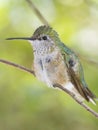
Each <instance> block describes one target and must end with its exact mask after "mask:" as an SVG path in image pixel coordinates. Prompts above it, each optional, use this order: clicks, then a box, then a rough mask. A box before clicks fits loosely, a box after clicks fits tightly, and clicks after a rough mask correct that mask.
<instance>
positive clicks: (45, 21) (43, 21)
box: [26, 0, 49, 25]
mask: <svg viewBox="0 0 98 130" xmlns="http://www.w3.org/2000/svg"><path fill="white" fill-rule="evenodd" d="M26 1H27V2H28V4H29V6H30V7H31V9H32V10H33V11H34V12H35V14H36V15H37V16H38V18H39V20H40V21H41V22H42V23H43V24H45V25H49V24H48V21H47V20H46V19H45V18H44V16H43V15H42V14H41V12H40V11H39V10H38V9H37V7H36V6H35V5H34V3H33V2H32V1H31V0H26Z"/></svg>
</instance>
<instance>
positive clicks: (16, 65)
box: [0, 59, 98, 118]
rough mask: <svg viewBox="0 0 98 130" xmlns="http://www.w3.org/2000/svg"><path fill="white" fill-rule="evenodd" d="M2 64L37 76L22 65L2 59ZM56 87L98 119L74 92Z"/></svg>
mask: <svg viewBox="0 0 98 130" xmlns="http://www.w3.org/2000/svg"><path fill="white" fill-rule="evenodd" d="M0 62H1V63H4V64H7V65H11V66H13V67H16V68H19V69H21V70H24V71H26V72H29V73H30V74H33V75H34V76H35V73H34V71H32V70H30V69H27V68H26V67H24V66H21V65H18V64H15V63H12V62H10V61H6V60H2V59H0ZM54 87H57V88H59V89H61V90H63V91H64V92H66V93H67V94H69V95H70V96H71V97H72V98H73V99H74V100H75V101H76V102H77V103H78V104H80V105H81V106H82V107H84V108H85V109H86V110H87V111H89V112H90V113H92V114H93V115H94V116H95V117H97V118H98V113H96V112H95V111H94V110H92V109H91V108H90V107H88V106H87V105H86V104H85V103H83V102H80V101H79V100H78V99H77V98H76V96H75V95H74V94H73V93H72V92H70V91H68V90H67V89H66V88H64V87H62V86H61V85H58V84H56V85H54Z"/></svg>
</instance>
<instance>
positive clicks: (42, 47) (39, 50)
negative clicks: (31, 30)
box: [29, 40, 55, 55]
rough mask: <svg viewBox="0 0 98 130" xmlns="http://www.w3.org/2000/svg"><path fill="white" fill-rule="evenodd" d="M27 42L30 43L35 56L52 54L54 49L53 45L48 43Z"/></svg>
mask: <svg viewBox="0 0 98 130" xmlns="http://www.w3.org/2000/svg"><path fill="white" fill-rule="evenodd" d="M29 42H30V43H31V45H32V47H33V50H34V53H36V54H37V55H45V54H49V53H52V52H53V51H54V49H55V45H54V44H53V42H52V43H50V42H48V41H43V40H42V41H39V40H34V41H31V40H29Z"/></svg>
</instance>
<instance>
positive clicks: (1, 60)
mask: <svg viewBox="0 0 98 130" xmlns="http://www.w3.org/2000/svg"><path fill="white" fill-rule="evenodd" d="M0 62H1V63H4V64H7V65H10V66H13V67H16V68H18V69H20V70H23V71H26V72H29V73H31V74H33V75H34V76H35V73H34V71H33V70H30V69H28V68H26V67H24V66H21V65H18V64H16V63H13V62H10V61H7V60H3V59H0Z"/></svg>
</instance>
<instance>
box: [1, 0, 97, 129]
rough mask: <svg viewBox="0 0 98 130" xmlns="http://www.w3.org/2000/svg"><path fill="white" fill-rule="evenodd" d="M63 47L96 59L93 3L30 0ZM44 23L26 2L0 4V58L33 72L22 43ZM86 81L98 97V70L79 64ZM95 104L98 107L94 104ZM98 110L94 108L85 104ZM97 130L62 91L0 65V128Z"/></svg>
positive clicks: (87, 0)
mask: <svg viewBox="0 0 98 130" xmlns="http://www.w3.org/2000/svg"><path fill="white" fill-rule="evenodd" d="M32 2H33V3H34V4H35V5H36V6H37V8H38V9H39V10H40V12H41V13H42V14H43V16H44V17H45V18H46V19H47V21H48V22H49V24H50V25H51V26H52V27H53V28H54V29H55V30H56V31H57V32H58V34H59V35H60V38H61V39H62V41H63V42H64V43H66V45H67V46H69V47H71V48H73V49H74V50H75V51H76V52H77V53H78V54H79V55H81V56H82V57H84V58H85V57H86V58H88V59H91V60H95V61H98V1H97V0H32ZM40 25H42V23H41V21H40V20H39V18H38V16H37V15H36V14H35V13H34V12H33V11H32V9H31V8H30V7H29V5H28V3H27V2H26V0H0V59H6V60H9V61H12V62H15V63H18V64H20V65H24V66H25V67H27V68H31V66H32V62H33V52H32V48H31V46H30V44H29V43H28V42H26V41H5V40H4V39H5V38H8V37H18V36H31V35H32V34H33V32H34V30H35V29H36V28H37V27H39V26H40ZM81 62H82V64H83V67H84V73H85V79H86V81H87V83H88V85H89V86H90V89H91V90H92V91H93V92H94V93H95V94H96V95H97V96H98V67H97V66H95V65H94V64H91V63H90V62H86V61H84V60H81ZM97 104H98V103H97ZM89 106H91V107H92V108H93V109H94V110H95V111H97V112H98V105H96V106H94V105H92V104H91V103H89ZM65 129H67V130H68V129H69V130H95V129H98V119H97V118H95V117H94V116H93V115H91V114H90V113H89V112H87V111H86V110H85V109H83V108H82V107H81V106H80V105H78V104H77V103H76V102H75V101H74V100H73V99H72V98H70V97H69V96H68V95H67V94H65V93H64V92H62V91H58V90H54V89H51V88H48V87H47V86H46V85H45V84H44V83H42V82H40V81H38V80H37V79H36V78H35V77H34V76H32V75H31V74H29V73H26V72H23V71H21V70H19V69H16V68H14V67H11V66H8V65H5V64H2V63H0V130H65Z"/></svg>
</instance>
